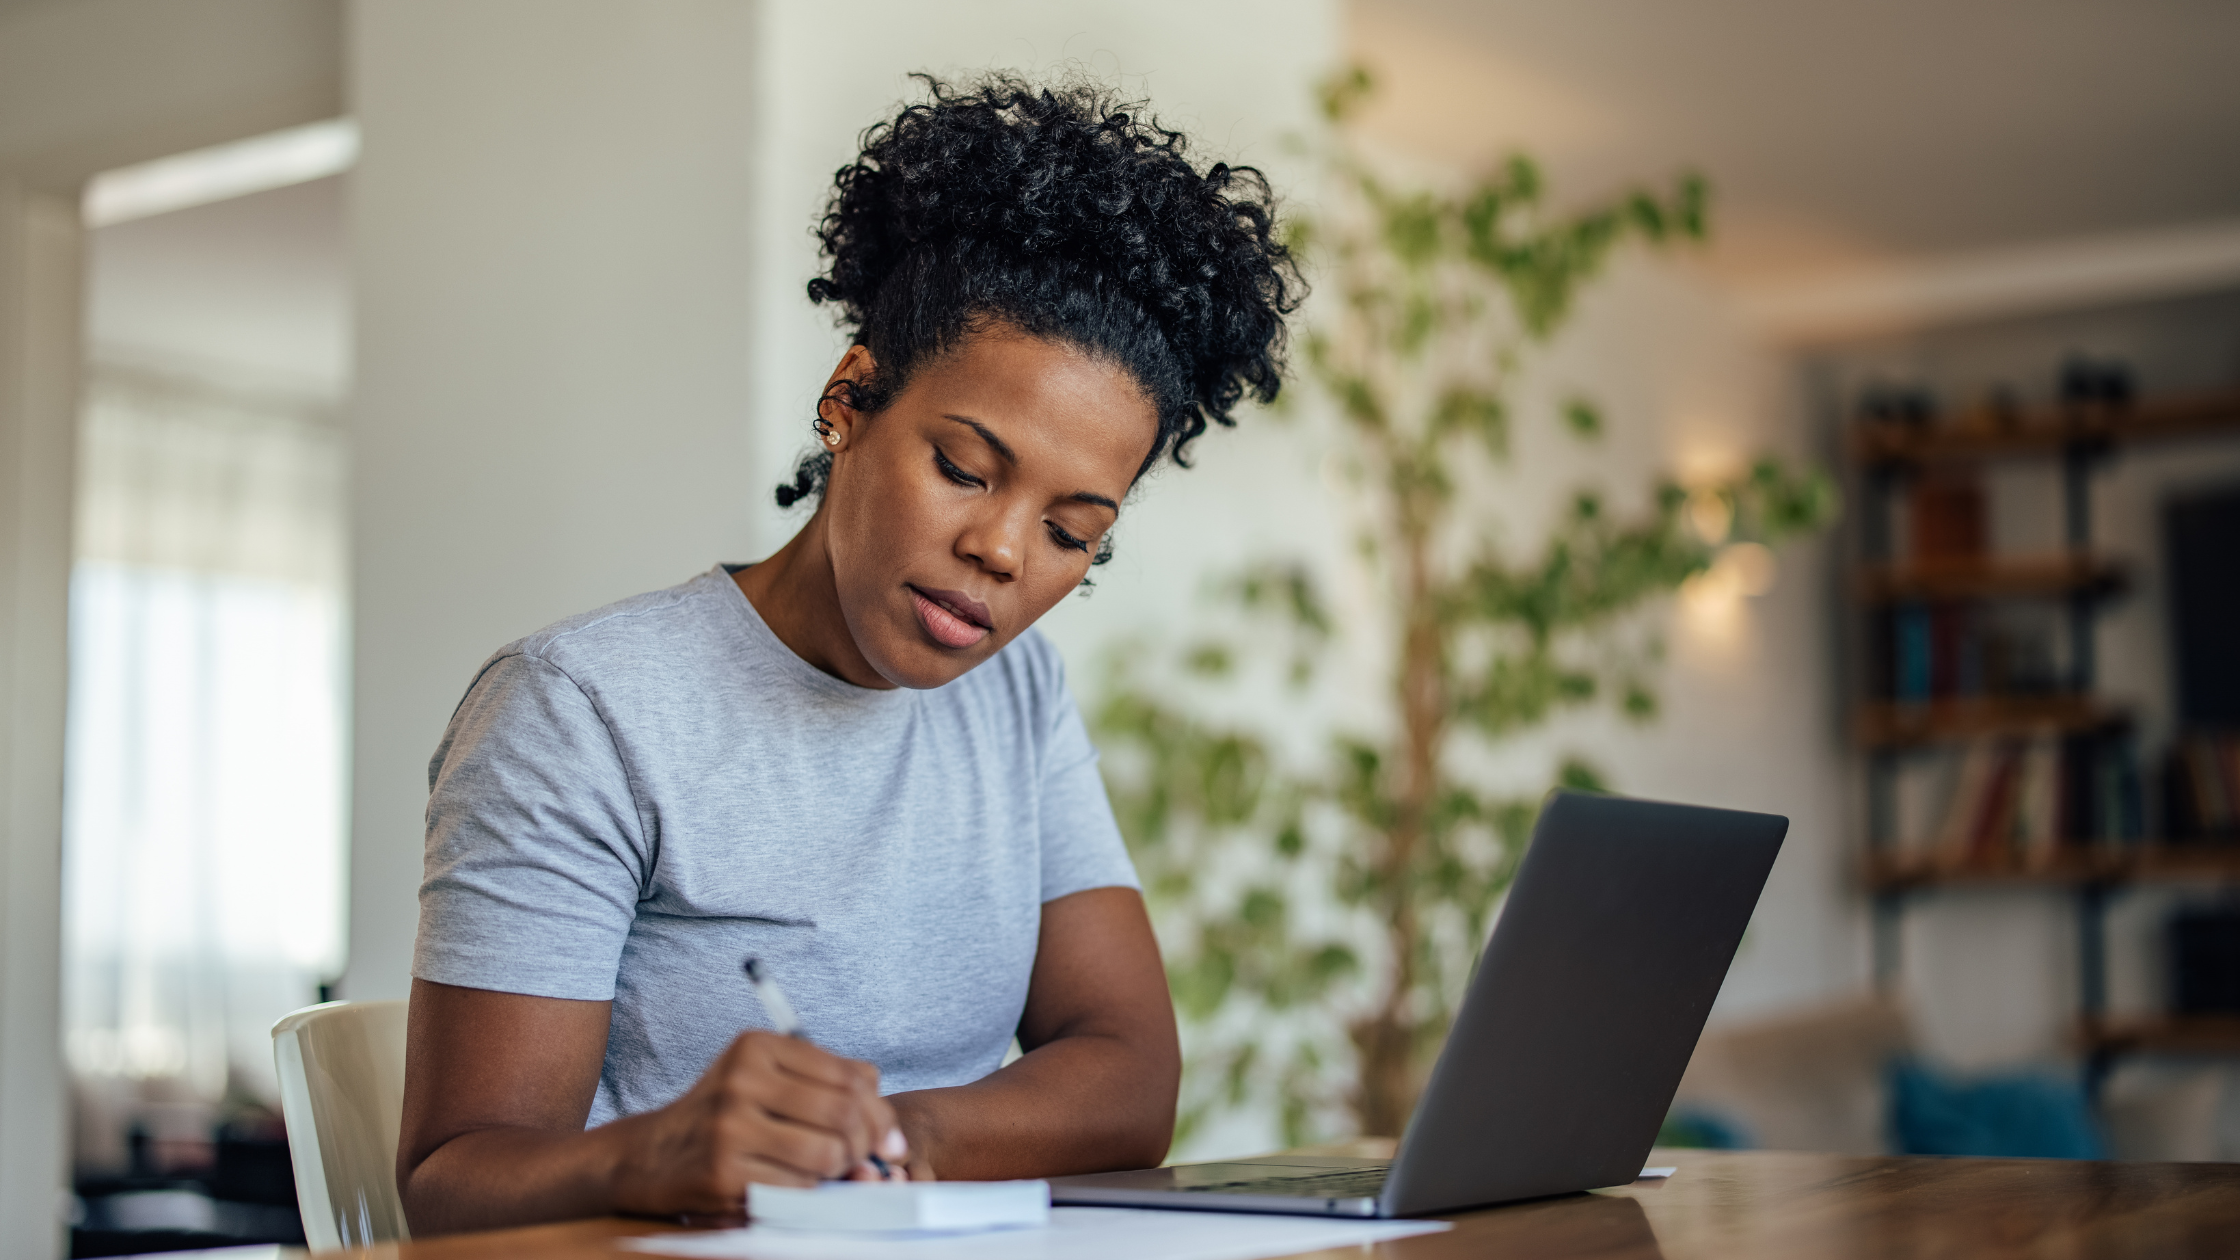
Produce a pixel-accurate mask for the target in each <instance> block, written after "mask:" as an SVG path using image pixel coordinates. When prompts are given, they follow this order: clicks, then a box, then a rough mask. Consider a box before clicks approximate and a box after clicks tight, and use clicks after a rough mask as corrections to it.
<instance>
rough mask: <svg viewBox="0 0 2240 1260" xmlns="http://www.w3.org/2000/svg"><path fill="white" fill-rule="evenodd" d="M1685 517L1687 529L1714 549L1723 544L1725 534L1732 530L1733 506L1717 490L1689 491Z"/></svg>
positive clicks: (1725, 538)
mask: <svg viewBox="0 0 2240 1260" xmlns="http://www.w3.org/2000/svg"><path fill="white" fill-rule="evenodd" d="M1687 515H1688V528H1690V529H1692V530H1694V531H1695V532H1696V537H1698V538H1701V539H1702V540H1703V541H1705V542H1707V543H1709V544H1711V545H1712V546H1714V547H1716V546H1718V545H1719V544H1720V543H1723V542H1725V541H1726V540H1727V532H1728V531H1729V530H1731V529H1733V528H1734V504H1733V503H1732V502H1729V501H1728V499H1727V496H1726V495H1724V494H1721V493H1720V492H1719V491H1717V490H1711V489H1703V490H1693V491H1690V492H1689V494H1688V505H1687Z"/></svg>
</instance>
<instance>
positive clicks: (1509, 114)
mask: <svg viewBox="0 0 2240 1260" xmlns="http://www.w3.org/2000/svg"><path fill="white" fill-rule="evenodd" d="M1349 26H1350V30H1349V35H1350V43H1351V46H1352V49H1353V51H1354V54H1355V55H1356V56H1358V57H1360V58H1361V59H1362V60H1363V61H1364V62H1366V63H1367V64H1369V65H1370V66H1371V67H1372V69H1374V70H1375V71H1377V73H1378V76H1379V82H1380V99H1379V100H1378V101H1377V102H1376V103H1375V104H1374V105H1373V107H1372V109H1371V110H1370V112H1369V114H1368V116H1367V117H1366V119H1365V124H1366V126H1367V127H1368V129H1369V130H1370V132H1371V134H1373V135H1375V136H1377V137H1379V138H1380V139H1382V140H1383V141H1386V142H1388V143H1391V144H1393V145H1395V146H1398V147H1401V148H1403V149H1407V150H1411V151H1414V152H1416V153H1419V154H1422V155H1425V156H1429V157H1435V158H1439V159H1443V160H1447V161H1458V162H1461V163H1465V164H1470V165H1484V164H1489V163H1491V162H1492V161H1494V160H1495V159H1497V158H1498V157H1500V156H1501V155H1503V154H1505V153H1507V152H1510V151H1512V150H1514V149H1518V148H1522V149H1525V150H1527V151H1530V152H1533V153H1535V154H1537V155H1539V156H1540V157H1541V158H1542V159H1543V161H1544V162H1545V164H1546V165H1547V167H1548V169H1549V173H1550V175H1551V177H1552V180H1553V186H1554V190H1555V192H1556V193H1557V195H1558V196H1559V197H1561V196H1563V195H1566V194H1568V195H1571V196H1573V197H1587V196H1592V195H1595V194H1597V193H1600V192H1605V191H1608V190H1610V189H1612V188H1615V187H1618V186H1619V185H1621V184H1623V183H1625V182H1627V181H1629V180H1634V179H1640V178H1645V177H1660V176H1663V175H1665V174H1668V173H1670V172H1672V171H1674V170H1676V169H1678V168H1680V167H1682V166H1692V167H1695V168H1697V169H1700V170H1702V171H1704V172H1705V173H1706V174H1708V175H1709V176H1710V178H1711V180H1712V183H1713V186H1714V189H1715V193H1716V201H1715V202H1714V209H1715V219H1714V228H1715V232H1716V233H1717V242H1716V244H1715V246H1714V249H1713V251H1712V253H1711V256H1710V265H1711V266H1712V268H1713V269H1714V270H1715V271H1717V272H1720V273H1723V275H1724V277H1725V278H1728V279H1731V280H1734V281H1738V282H1741V283H1745V284H1752V283H1758V282H1765V281H1772V282H1781V283H1790V282H1794V281H1797V280H1799V279H1806V280H1810V279H1817V278H1822V277H1829V276H1840V275H1843V274H1847V273H1855V272H1857V271H1859V270H1861V269H1864V268H1871V267H1875V266H1879V265H1885V264H1889V263H1892V262H1904V261H1911V260H1918V259H1922V258H1929V257H1937V256H1945V255H1953V254H1964V253H1968V252H1972V251H1983V250H1991V249H1999V248H2005V247H2011V246H2018V245H2026V244H2034V243H2038V242H2044V241H2051V240H2062V239H2067V238H2079V237H2090V236H2094V235H2102V234H2110V233H2118V232H2128V231H2138V230H2142V229H2151V228H2157V227H2164V226H2170V225H2179V224H2192V223H2201V222H2204V221H2210V220H2218V219H2234V218H2240V67H2236V65H2235V60H2236V58H2235V54H2236V53H2240V5H2231V4H2225V3H2219V2H2217V0H2132V2H2130V3H2116V2H2108V0H2097V2H2092V3H2080V2H2077V0H2040V2H2038V3H2031V4H2024V3H2020V2H2019V0H2014V2H2002V0H1875V2H1874V3H1859V2H1858V0H1692V2H1691V3H1688V4H1673V3H1670V2H1669V0H1573V2H1570V3H1548V2H1547V0H1351V8H1350V11H1349Z"/></svg>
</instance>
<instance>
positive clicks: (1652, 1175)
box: [1641, 1164, 1680, 1181]
mask: <svg viewBox="0 0 2240 1260" xmlns="http://www.w3.org/2000/svg"><path fill="white" fill-rule="evenodd" d="M1679 1171H1680V1168H1679V1165H1677V1164H1660V1165H1658V1166H1656V1167H1654V1168H1644V1169H1642V1170H1641V1179H1642V1180H1643V1181H1662V1180H1664V1179H1665V1178H1667V1177H1669V1176H1671V1175H1672V1174H1674V1173H1676V1172H1679Z"/></svg>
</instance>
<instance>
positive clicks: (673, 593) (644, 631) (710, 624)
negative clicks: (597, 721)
mask: <svg viewBox="0 0 2240 1260" xmlns="http://www.w3.org/2000/svg"><path fill="white" fill-rule="evenodd" d="M739 602H742V601H741V599H740V596H739V593H738V588H737V587H736V586H733V585H732V584H731V579H730V577H729V575H727V574H725V573H724V571H723V570H722V569H721V568H716V569H711V570H709V571H708V572H706V573H703V574H700V575H699V576H697V577H694V578H693V579H691V580H690V581H687V582H681V583H679V584H677V585H675V586H670V587H664V588H663V589H661V590H658V591H647V592H646V593H644V594H642V595H632V596H631V597H629V598H628V599H621V600H616V601H615V602H614V603H611V604H608V605H605V606H604V607H600V608H594V609H592V610H591V611H589V612H585V613H578V614H576V615H575V616H573V617H564V618H562V619H561V620H559V621H555V622H553V623H552V624H551V625H548V626H546V627H544V628H543V629H541V630H538V631H536V632H535V633H534V634H529V635H525V636H523V637H521V638H519V639H516V640H514V641H513V642H511V643H508V644H506V645H505V646H504V647H502V648H499V649H498V650H497V651H496V652H493V653H492V654H491V656H490V660H489V661H488V662H486V663H485V665H484V669H485V670H487V669H488V668H489V667H490V665H493V664H496V663H497V662H499V661H502V660H505V659H507V658H509V657H521V658H526V659H528V660H531V661H535V662H538V663H540V664H544V665H549V666H552V667H553V668H555V669H558V670H559V671H561V672H562V673H566V674H568V675H570V676H575V675H578V674H579V673H587V674H599V673H604V672H608V671H613V670H625V671H628V670H635V669H638V668H641V667H644V666H646V665H649V664H654V663H656V662H659V661H661V660H664V659H666V660H672V661H673V660H675V659H677V657H678V654H679V652H680V649H689V648H690V646H691V645H692V643H693V642H694V641H695V640H706V641H708V642H709V643H710V644H711V645H712V644H715V643H718V642H722V641H724V640H726V639H728V638H730V637H732V636H735V635H736V634H737V631H738V626H737V622H738V609H737V608H736V607H735V606H734V605H736V604H737V603H739Z"/></svg>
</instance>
